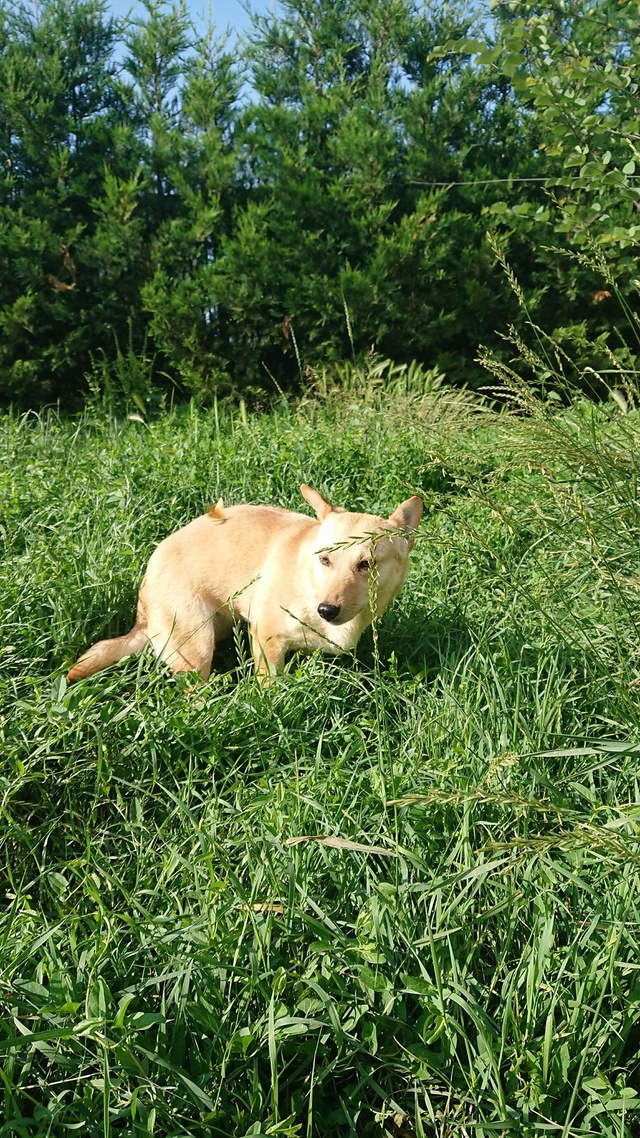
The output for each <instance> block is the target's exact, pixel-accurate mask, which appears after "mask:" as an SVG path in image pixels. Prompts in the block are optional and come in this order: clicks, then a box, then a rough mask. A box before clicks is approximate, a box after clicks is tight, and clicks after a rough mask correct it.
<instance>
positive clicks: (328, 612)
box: [318, 604, 340, 620]
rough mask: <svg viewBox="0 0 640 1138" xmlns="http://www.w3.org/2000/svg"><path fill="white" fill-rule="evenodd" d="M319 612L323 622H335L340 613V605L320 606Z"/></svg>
mask: <svg viewBox="0 0 640 1138" xmlns="http://www.w3.org/2000/svg"><path fill="white" fill-rule="evenodd" d="M318 612H319V613H320V616H321V617H322V619H323V620H335V619H336V617H337V615H338V613H339V612H340V605H325V604H321V605H318Z"/></svg>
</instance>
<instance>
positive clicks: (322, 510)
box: [300, 482, 334, 521]
mask: <svg viewBox="0 0 640 1138" xmlns="http://www.w3.org/2000/svg"><path fill="white" fill-rule="evenodd" d="M300 493H301V494H302V497H303V498H304V500H305V502H308V503H309V505H310V506H311V509H312V510H313V511H314V513H315V514H316V517H317V518H318V519H319V520H320V521H323V520H324V518H326V516H327V514H331V513H333V510H334V507H333V506H332V505H331V502H326V501H325V500H324V498H323V497H322V494H319V493H318V491H317V490H313V489H312V487H311V486H307V485H306V483H305V482H303V483H302V486H301V487H300Z"/></svg>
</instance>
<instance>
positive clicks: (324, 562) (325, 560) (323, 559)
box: [319, 554, 331, 569]
mask: <svg viewBox="0 0 640 1138" xmlns="http://www.w3.org/2000/svg"><path fill="white" fill-rule="evenodd" d="M319 560H320V564H321V565H324V566H325V567H326V568H327V569H328V568H329V566H330V565H331V562H330V560H329V558H328V557H325V555H324V554H323V555H322V557H320V559H319Z"/></svg>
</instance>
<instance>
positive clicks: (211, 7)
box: [109, 0, 276, 34]
mask: <svg viewBox="0 0 640 1138" xmlns="http://www.w3.org/2000/svg"><path fill="white" fill-rule="evenodd" d="M275 2H276V0H186V8H187V11H188V13H189V15H190V16H191V18H192V20H193V22H194V24H195V25H196V27H198V28H200V27H206V26H207V25H208V24H209V23H210V22H211V21H212V22H213V23H214V25H215V27H216V29H217V30H218V31H219V32H223V31H226V29H227V28H228V29H229V30H230V31H231V32H232V33H235V34H239V33H241V32H243V31H246V29H247V28H248V27H249V26H250V22H251V21H250V18H249V15H248V9H251V10H252V11H256V12H268V11H270V9H272V8H273V7H274V6H275ZM109 8H110V9H111V11H112V12H113V14H114V16H126V14H127V13H128V12H132V13H133V14H134V15H135V14H136V11H137V10H138V11H139V10H141V5H140V4H135V3H133V2H132V0H111V2H110V4H109Z"/></svg>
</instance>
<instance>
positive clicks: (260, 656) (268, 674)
mask: <svg viewBox="0 0 640 1138" xmlns="http://www.w3.org/2000/svg"><path fill="white" fill-rule="evenodd" d="M249 633H250V636H251V647H252V650H253V660H254V664H255V668H256V672H257V674H258V676H259V678H260V680H261V681H262V682H263V683H269V681H270V680H271V679H272V678H273V677H274V676H275V675H276V674H277V673H278V672H281V671H282V669H283V667H284V657H285V652H286V640H285V638H284V637H283V636H279V635H278V633H275V632H274V633H269V632H266V633H265V631H264V630H263V629H261V630H260V633H258V630H257V628H255V627H251V628H250V629H249Z"/></svg>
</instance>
